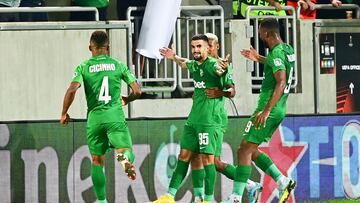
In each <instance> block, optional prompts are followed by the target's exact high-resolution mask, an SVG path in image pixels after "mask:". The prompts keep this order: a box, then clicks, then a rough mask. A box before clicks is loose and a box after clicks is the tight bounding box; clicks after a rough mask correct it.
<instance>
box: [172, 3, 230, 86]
mask: <svg viewBox="0 0 360 203" xmlns="http://www.w3.org/2000/svg"><path fill="white" fill-rule="evenodd" d="M181 8H182V11H186V12H190V11H192V12H203V11H207V12H209V11H212V12H217V13H216V14H215V13H212V14H210V15H204V14H203V15H188V16H182V17H180V18H178V20H177V27H176V33H177V40H176V42H177V46H176V47H177V53H181V56H183V57H186V58H188V59H189V58H191V57H192V53H191V49H190V42H191V37H192V35H196V34H198V33H207V32H210V33H213V34H216V35H217V36H218V38H219V44H220V54H219V55H220V56H224V54H225V37H224V35H225V34H224V11H223V8H222V7H221V6H218V5H216V6H201V7H199V6H183V7H181ZM190 14H191V13H190ZM184 35H185V36H184ZM178 87H179V90H181V91H184V92H192V91H194V87H193V79H192V78H191V75H190V72H189V71H188V70H183V69H181V68H178Z"/></svg>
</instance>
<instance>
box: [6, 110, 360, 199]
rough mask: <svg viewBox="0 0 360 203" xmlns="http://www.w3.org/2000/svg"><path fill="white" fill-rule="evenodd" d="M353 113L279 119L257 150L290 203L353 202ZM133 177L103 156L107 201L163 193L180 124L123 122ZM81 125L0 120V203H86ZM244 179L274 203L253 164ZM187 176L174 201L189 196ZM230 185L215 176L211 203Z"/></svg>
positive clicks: (229, 155)
mask: <svg viewBox="0 0 360 203" xmlns="http://www.w3.org/2000/svg"><path fill="white" fill-rule="evenodd" d="M359 121H360V116H359V115H341V116H340V115H318V116H287V117H286V118H285V120H284V122H283V123H282V125H281V127H280V128H279V129H278V130H277V131H276V132H275V133H274V135H273V138H272V140H271V141H270V143H268V144H264V145H262V146H261V147H260V149H261V150H263V151H264V152H266V153H267V154H268V155H269V156H270V157H271V158H272V159H273V160H274V162H275V163H276V164H278V166H279V169H280V170H281V171H282V172H283V173H284V174H288V175H290V176H291V177H292V178H294V179H295V180H296V181H297V188H296V189H295V195H294V196H292V197H291V198H292V199H291V200H290V201H291V202H305V201H306V202H308V201H316V202H320V201H321V202H322V201H325V200H329V199H345V198H352V199H356V198H359V197H360V195H359V194H360V192H359V191H360V174H359V170H358V167H359V162H360V145H359V143H360V122H359ZM128 123H129V128H130V131H131V133H132V137H133V144H134V152H135V155H136V160H135V166H136V168H137V179H136V180H135V181H134V182H131V181H129V180H128V179H127V177H126V176H125V174H124V173H123V172H122V170H121V167H120V166H119V165H118V164H117V163H115V161H114V155H113V154H112V153H108V155H107V161H106V167H105V172H106V175H107V194H108V201H109V202H121V203H127V202H131V203H135V202H141V203H143V202H148V201H150V200H154V199H155V198H156V197H157V196H160V195H162V194H164V193H165V192H166V189H167V186H168V183H169V177H170V176H171V174H172V172H173V170H174V167H175V165H176V156H177V154H178V152H179V145H178V141H179V138H180V136H181V134H182V131H183V125H184V123H185V119H146V120H129V121H128ZM246 123H247V119H246V118H242V117H234V118H231V119H230V120H229V128H228V131H227V133H226V135H225V136H224V143H223V152H222V159H223V160H225V161H227V162H230V163H232V162H233V161H234V160H235V159H236V150H237V147H238V145H239V143H240V141H241V139H242V136H241V132H242V129H243V128H244V127H245V124H246ZM85 125H86V124H85V122H84V121H82V120H77V121H73V122H71V123H70V124H69V125H68V126H67V127H63V126H60V125H59V124H58V121H26V122H2V123H0V160H1V164H0V171H1V173H2V175H1V176H0V194H1V195H0V202H26V203H30V202H52V203H56V202H94V201H95V196H94V193H93V191H92V182H91V177H90V164H91V161H90V160H91V159H90V154H89V151H88V148H87V146H86V141H85ZM251 179H252V180H254V181H259V182H261V184H263V186H264V190H263V192H262V195H261V200H260V202H272V201H275V200H276V189H275V188H276V185H275V182H273V181H272V180H271V179H270V178H269V177H268V176H264V174H262V173H260V172H259V170H258V169H257V168H255V167H253V171H252V177H251ZM191 187H192V186H191V179H190V178H189V174H188V176H187V177H186V180H185V183H184V185H183V187H182V188H181V190H180V191H179V192H178V195H177V198H176V199H177V201H178V202H181V203H185V202H190V201H191V198H192V190H191ZM231 190H232V182H231V181H230V180H228V179H226V177H225V176H220V175H219V176H218V177H217V182H216V200H217V201H219V200H221V199H223V198H225V197H227V195H229V194H230V193H231Z"/></svg>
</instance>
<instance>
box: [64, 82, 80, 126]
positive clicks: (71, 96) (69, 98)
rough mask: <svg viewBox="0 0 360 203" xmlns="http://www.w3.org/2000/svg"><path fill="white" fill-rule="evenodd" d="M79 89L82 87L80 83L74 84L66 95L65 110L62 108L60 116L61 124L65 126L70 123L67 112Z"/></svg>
mask: <svg viewBox="0 0 360 203" xmlns="http://www.w3.org/2000/svg"><path fill="white" fill-rule="evenodd" d="M79 87H80V83H78V82H72V83H71V84H70V86H69V87H68V89H67V91H66V93H65V96H64V101H63V108H62V111H61V116H60V123H61V124H63V125H66V124H68V123H69V120H70V116H69V114H68V113H67V112H68V110H69V108H70V106H71V104H72V103H73V101H74V98H75V94H76V91H77V90H78V89H79Z"/></svg>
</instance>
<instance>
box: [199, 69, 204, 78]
mask: <svg viewBox="0 0 360 203" xmlns="http://www.w3.org/2000/svg"><path fill="white" fill-rule="evenodd" d="M200 77H204V71H203V70H202V69H200Z"/></svg>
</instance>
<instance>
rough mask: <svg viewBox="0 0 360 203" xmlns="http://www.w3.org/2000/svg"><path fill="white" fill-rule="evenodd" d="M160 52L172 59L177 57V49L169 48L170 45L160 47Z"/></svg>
mask: <svg viewBox="0 0 360 203" xmlns="http://www.w3.org/2000/svg"><path fill="white" fill-rule="evenodd" d="M159 52H160V54H161V55H162V56H163V57H165V58H167V59H170V60H173V59H174V58H175V55H176V53H175V51H174V50H172V49H170V48H168V47H163V48H160V49H159Z"/></svg>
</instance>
